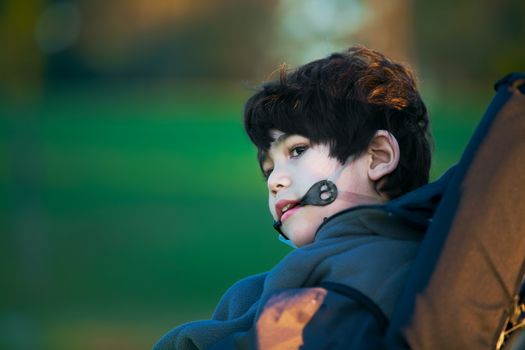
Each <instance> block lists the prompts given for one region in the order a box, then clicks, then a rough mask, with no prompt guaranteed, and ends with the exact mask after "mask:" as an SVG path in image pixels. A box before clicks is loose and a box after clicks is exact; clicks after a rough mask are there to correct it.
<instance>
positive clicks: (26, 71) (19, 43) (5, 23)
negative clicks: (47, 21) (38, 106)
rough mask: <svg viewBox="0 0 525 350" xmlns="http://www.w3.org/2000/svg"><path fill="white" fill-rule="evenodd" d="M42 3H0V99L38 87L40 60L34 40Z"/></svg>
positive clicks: (34, 1) (5, 0)
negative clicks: (35, 24) (0, 97)
mask: <svg viewBox="0 0 525 350" xmlns="http://www.w3.org/2000/svg"><path fill="white" fill-rule="evenodd" d="M41 8H42V1H39V0H31V1H17V0H4V1H1V2H0V48H1V49H0V50H1V52H2V54H1V55H0V96H6V95H9V96H13V95H18V94H21V93H22V94H23V93H25V92H26V90H27V89H31V90H34V88H35V87H38V86H39V84H40V82H41V77H42V67H43V59H42V56H41V55H40V52H39V50H38V47H37V45H36V42H35V40H34V23H35V22H36V19H37V16H38V14H39V12H40V10H41Z"/></svg>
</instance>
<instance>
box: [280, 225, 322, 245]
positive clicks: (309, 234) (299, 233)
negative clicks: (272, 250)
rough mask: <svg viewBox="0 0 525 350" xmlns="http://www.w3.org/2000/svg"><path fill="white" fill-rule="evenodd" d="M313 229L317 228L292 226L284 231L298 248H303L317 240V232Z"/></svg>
mask: <svg viewBox="0 0 525 350" xmlns="http://www.w3.org/2000/svg"><path fill="white" fill-rule="evenodd" d="M312 227H317V226H313V225H300V227H297V225H290V227H289V228H287V229H286V230H283V232H284V233H285V234H286V236H287V237H288V238H289V239H290V240H291V241H292V242H293V244H295V245H296V246H297V247H302V246H304V245H307V244H309V243H312V242H313V241H314V238H315V231H316V230H312Z"/></svg>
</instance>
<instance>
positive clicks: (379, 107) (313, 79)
mask: <svg viewBox="0 0 525 350" xmlns="http://www.w3.org/2000/svg"><path fill="white" fill-rule="evenodd" d="M428 124H429V120H428V115H427V109H426V107H425V104H424V103H423V101H422V99H421V96H420V94H419V92H418V90H417V87H416V82H415V78H414V75H413V73H412V72H411V70H410V69H409V68H408V67H406V66H404V65H402V64H400V63H396V62H393V61H391V60H390V59H388V58H386V57H385V56H384V55H382V54H381V53H379V52H377V51H374V50H371V49H368V48H365V47H363V46H353V47H351V48H350V49H348V50H347V51H344V52H340V53H334V54H332V55H330V56H328V57H327V58H323V59H320V60H316V61H313V62H311V63H308V64H305V65H303V66H300V67H298V68H297V69H294V70H286V69H285V68H282V69H281V71H280V77H279V79H277V80H274V81H270V82H267V83H264V84H263V85H262V86H261V88H260V89H259V90H258V91H257V92H256V93H255V94H254V95H253V96H252V97H251V98H250V99H249V100H248V101H247V102H246V106H245V111H244V126H245V130H246V132H247V134H248V136H249V137H250V139H251V140H252V142H253V143H254V144H255V145H256V146H257V149H258V158H259V164H261V163H262V161H263V160H264V158H265V154H266V152H267V151H268V149H269V147H270V143H271V142H272V141H273V140H272V138H271V136H270V133H269V131H270V130H271V129H277V130H280V131H282V132H284V133H287V134H299V135H303V136H305V137H308V138H309V139H310V140H311V142H312V143H313V144H319V143H326V144H328V145H329V146H330V156H332V157H335V158H337V159H338V160H339V161H340V162H341V163H344V162H345V161H346V159H347V158H348V157H349V156H350V155H356V156H359V155H360V154H361V153H362V152H364V151H366V149H367V147H368V145H369V143H370V141H371V139H372V137H373V136H374V134H375V133H376V131H377V130H381V129H382V130H387V131H389V132H390V133H392V134H393V135H394V137H395V138H396V139H397V141H398V143H399V148H400V153H401V154H400V161H399V165H398V167H397V169H396V170H395V171H394V172H392V173H391V174H389V175H388V176H387V178H386V179H385V181H382V182H381V184H382V185H381V188H378V189H377V190H378V191H380V192H382V193H384V194H386V195H388V196H389V197H390V198H394V197H397V196H399V195H401V194H403V193H405V192H408V191H410V190H412V189H414V188H417V187H419V186H421V185H423V184H425V183H427V182H428V176H429V169H430V162H431V138H430V134H429V130H428Z"/></svg>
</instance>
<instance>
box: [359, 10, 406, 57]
mask: <svg viewBox="0 0 525 350" xmlns="http://www.w3.org/2000/svg"><path fill="white" fill-rule="evenodd" d="M361 2H362V3H363V6H365V8H366V9H367V13H368V19H367V21H366V22H365V23H364V25H363V26H362V27H360V28H359V31H358V32H357V33H356V35H355V39H356V41H357V42H361V43H363V44H365V45H367V46H370V47H371V48H374V49H376V50H379V51H381V52H383V53H384V54H385V55H387V56H388V57H392V58H393V59H395V60H398V61H403V62H410V63H411V65H413V62H414V57H413V50H414V48H413V44H414V43H413V31H414V27H413V7H414V4H413V1H411V0H391V1H386V2H385V1H380V0H361Z"/></svg>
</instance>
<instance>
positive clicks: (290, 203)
mask: <svg viewBox="0 0 525 350" xmlns="http://www.w3.org/2000/svg"><path fill="white" fill-rule="evenodd" d="M299 203H300V201H298V200H287V199H282V200H280V201H278V202H277V204H275V212H276V214H277V218H278V220H280V221H283V220H284V219H286V218H287V217H289V216H290V215H291V214H292V212H295V210H293V209H299V207H298V205H299ZM287 213H288V214H287Z"/></svg>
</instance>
